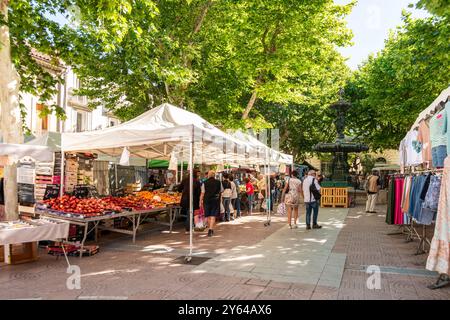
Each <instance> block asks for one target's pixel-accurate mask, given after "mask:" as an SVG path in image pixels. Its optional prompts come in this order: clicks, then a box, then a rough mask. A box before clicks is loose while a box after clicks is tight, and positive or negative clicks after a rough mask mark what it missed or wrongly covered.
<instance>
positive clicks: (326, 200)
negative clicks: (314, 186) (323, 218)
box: [320, 187, 334, 208]
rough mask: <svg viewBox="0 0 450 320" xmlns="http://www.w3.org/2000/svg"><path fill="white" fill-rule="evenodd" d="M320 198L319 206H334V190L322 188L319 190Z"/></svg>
mask: <svg viewBox="0 0 450 320" xmlns="http://www.w3.org/2000/svg"><path fill="white" fill-rule="evenodd" d="M320 193H321V195H322V197H321V198H320V206H321V207H322V208H324V207H332V206H333V205H334V188H329V187H322V188H321V189H320Z"/></svg>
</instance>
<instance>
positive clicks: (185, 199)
mask: <svg viewBox="0 0 450 320" xmlns="http://www.w3.org/2000/svg"><path fill="white" fill-rule="evenodd" d="M192 186H193V188H194V193H193V198H192V200H193V210H194V211H196V210H198V209H200V203H199V201H200V181H199V179H198V170H194V179H193V184H192ZM178 192H182V194H181V213H182V214H184V215H186V220H185V229H186V232H189V231H190V222H189V215H190V213H189V209H190V203H189V200H190V197H189V196H190V177H189V175H187V176H186V177H185V178H184V179H183V181H181V184H180V185H179V186H178Z"/></svg>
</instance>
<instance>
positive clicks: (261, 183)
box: [256, 174, 267, 212]
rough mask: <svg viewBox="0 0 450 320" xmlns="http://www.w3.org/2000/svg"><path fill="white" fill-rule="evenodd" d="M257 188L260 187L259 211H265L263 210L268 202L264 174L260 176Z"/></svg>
mask: <svg viewBox="0 0 450 320" xmlns="http://www.w3.org/2000/svg"><path fill="white" fill-rule="evenodd" d="M256 185H257V187H258V191H259V193H258V204H259V211H260V212H261V211H264V209H263V203H264V201H265V200H266V185H267V184H266V177H265V176H264V175H262V174H260V175H259V176H258V182H257V184H256Z"/></svg>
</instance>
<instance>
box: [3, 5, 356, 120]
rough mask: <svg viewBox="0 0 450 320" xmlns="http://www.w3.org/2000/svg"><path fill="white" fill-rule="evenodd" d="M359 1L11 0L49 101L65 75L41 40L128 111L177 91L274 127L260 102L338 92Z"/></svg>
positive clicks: (204, 111) (18, 42) (100, 99)
mask: <svg viewBox="0 0 450 320" xmlns="http://www.w3.org/2000/svg"><path fill="white" fill-rule="evenodd" d="M351 6H352V5H347V6H338V5H335V4H334V1H332V0H320V1H297V0H295V1H294V0H271V1H268V0H264V1H261V0H245V1H232V0H158V1H156V0H155V1H151V0H135V1H131V0H130V1H118V0H115V1H101V2H98V1H90V0H46V1H36V2H34V1H33V2H29V1H25V0H18V1H14V2H11V3H10V13H9V15H10V17H9V20H10V22H9V26H10V30H11V38H12V39H13V41H12V46H13V48H12V50H13V53H14V63H15V65H16V67H17V69H18V71H19V74H20V75H21V77H22V78H23V79H24V81H23V87H22V89H23V91H25V92H31V93H34V94H36V95H39V96H41V99H42V100H43V101H45V100H47V99H48V98H49V97H50V96H51V94H53V93H54V92H55V88H56V86H55V85H56V83H57V82H58V81H61V80H62V79H59V78H58V77H54V76H51V75H50V74H48V73H47V72H46V71H45V70H43V69H42V68H39V66H38V65H37V64H36V63H35V62H34V60H33V59H32V58H31V56H30V50H31V48H35V49H36V50H38V51H40V52H42V53H46V54H49V55H51V56H52V57H54V58H55V59H62V60H63V61H64V62H65V63H67V64H69V65H71V66H72V67H73V68H74V71H75V72H76V73H77V75H78V76H79V78H80V79H81V81H82V83H83V87H82V89H81V90H80V91H79V92H78V94H80V95H86V96H88V97H89V98H91V99H90V101H91V106H92V107H94V106H96V105H99V104H102V105H104V106H105V107H107V108H108V109H110V110H112V111H114V112H115V113H116V115H118V116H119V117H120V118H122V119H129V118H132V117H134V116H136V115H138V114H140V113H142V112H143V111H145V110H146V109H148V108H151V107H153V106H156V105H157V104H159V103H161V102H164V101H167V102H171V103H173V104H176V105H180V106H183V107H186V108H188V109H190V110H192V111H195V112H198V113H200V114H201V115H202V116H204V117H206V118H207V119H208V120H209V121H211V122H213V123H216V124H221V125H222V126H224V127H243V126H252V127H267V126H270V125H271V124H270V123H269V122H268V121H266V119H265V118H264V116H262V115H261V114H260V113H259V111H258V110H255V109H253V106H254V104H255V102H257V101H261V102H272V103H276V104H277V105H280V106H283V107H286V106H287V105H289V104H292V103H295V104H306V105H309V104H311V101H312V99H316V102H317V101H318V100H317V99H318V98H317V97H319V96H326V95H329V94H330V93H331V94H334V92H336V90H335V86H334V85H333V83H330V82H329V80H330V79H329V78H328V76H327V73H330V72H331V73H341V72H342V73H343V74H345V73H346V72H345V70H344V69H345V68H346V67H345V64H344V60H343V58H342V57H341V56H340V54H338V53H337V51H336V49H335V48H336V47H337V46H344V45H346V44H349V41H350V39H351V32H350V31H349V30H348V29H347V28H346V24H345V20H344V17H345V15H346V14H348V13H349V11H350V10H351ZM74 8H75V9H76V10H74ZM74 13H76V14H74ZM56 14H60V15H64V16H66V17H67V18H68V19H71V18H74V17H75V18H76V19H78V21H77V23H75V24H66V25H61V24H58V23H56V22H54V21H53V20H52V19H50V18H49V16H51V15H56ZM55 61H56V60H55ZM327 81H328V82H327ZM53 109H54V110H57V111H61V110H59V109H57V108H56V106H54V108H53Z"/></svg>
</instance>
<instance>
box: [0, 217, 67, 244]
mask: <svg viewBox="0 0 450 320" xmlns="http://www.w3.org/2000/svg"><path fill="white" fill-rule="evenodd" d="M69 226H70V224H69V223H67V222H49V221H45V222H44V224H43V225H40V226H35V227H29V228H28V227H27V228H20V229H3V230H2V229H0V245H7V244H14V243H25V242H33V241H43V240H50V241H51V240H59V239H66V238H67V237H68V236H69Z"/></svg>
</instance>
